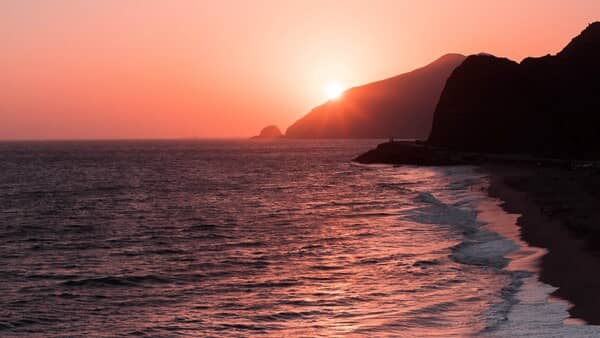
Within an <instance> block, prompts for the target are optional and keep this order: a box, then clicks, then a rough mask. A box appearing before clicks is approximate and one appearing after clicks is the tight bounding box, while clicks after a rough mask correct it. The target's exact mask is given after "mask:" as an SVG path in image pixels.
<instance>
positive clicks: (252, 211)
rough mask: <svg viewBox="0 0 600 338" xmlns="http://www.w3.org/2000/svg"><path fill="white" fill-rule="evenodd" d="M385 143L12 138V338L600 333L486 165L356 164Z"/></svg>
mask: <svg viewBox="0 0 600 338" xmlns="http://www.w3.org/2000/svg"><path fill="white" fill-rule="evenodd" d="M377 143H378V141H377V140H363V141H343V140H340V141H290V140H280V141H275V142H251V141H245V140H237V141H138V142H124V141H120V142H116V141H115V142H47V143H36V142H28V143H14V142H13V143H2V144H0V160H1V161H0V187H1V189H2V194H1V195H0V206H1V207H2V210H1V213H0V236H1V237H2V239H3V243H4V245H3V246H1V247H0V263H1V264H0V276H1V278H2V281H3V282H2V283H1V284H0V294H1V295H2V297H1V298H0V336H78V335H79V336H86V335H88V336H89V335H100V336H117V335H127V334H129V335H150V336H219V337H227V336H231V337H234V336H265V337H281V336H313V337H335V336H349V335H350V336H352V335H363V336H388V335H396V336H445V337H447V336H452V335H454V336H465V335H496V334H498V335H513V334H514V333H515V332H530V333H535V332H551V331H544V330H546V329H557V330H562V331H555V332H562V333H565V334H567V333H568V334H571V335H572V334H576V335H577V334H580V335H590V334H592V333H596V332H597V331H595V330H596V328H595V327H592V326H571V325H565V324H564V323H563V322H562V320H563V319H564V318H565V317H566V310H565V309H566V306H567V304H566V303H564V302H560V301H558V302H554V303H551V302H548V301H547V294H548V293H549V290H551V289H549V286H547V285H543V284H540V283H538V282H536V279H535V264H534V263H532V262H534V261H535V254H539V252H538V251H536V250H535V248H527V247H526V244H524V243H521V242H519V241H518V238H517V237H515V234H517V233H518V229H517V228H516V225H515V224H514V220H515V216H514V215H509V214H506V213H503V211H502V209H501V208H500V206H499V201H497V200H494V199H490V198H489V197H487V196H486V194H485V186H486V176H485V174H483V173H481V172H478V171H476V170H475V168H473V167H449V168H419V167H392V166H378V165H373V166H364V165H358V164H355V163H352V162H350V161H349V160H350V159H351V158H353V157H355V156H356V155H358V154H360V153H361V152H363V151H365V150H368V149H369V148H371V147H373V146H374V145H375V144H377ZM511 222H512V223H511ZM503 232H504V233H503ZM511 236H513V237H511ZM524 261H527V262H529V263H527V264H518V263H519V262H520V263H523V262H524ZM536 283H537V284H536ZM534 296H535V297H534ZM540 309H541V310H544V311H546V310H547V311H550V312H540ZM548 313H552V315H551V316H550V315H548ZM536 325H537V326H536ZM525 328H529V329H531V330H530V331H524V329H525ZM573 330H575V331H573ZM540 336H542V335H540Z"/></svg>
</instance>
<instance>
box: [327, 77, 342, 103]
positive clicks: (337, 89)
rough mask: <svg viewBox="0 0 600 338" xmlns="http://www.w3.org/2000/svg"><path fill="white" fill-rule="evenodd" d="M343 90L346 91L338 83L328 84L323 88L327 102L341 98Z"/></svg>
mask: <svg viewBox="0 0 600 338" xmlns="http://www.w3.org/2000/svg"><path fill="white" fill-rule="evenodd" d="M345 90H346V89H345V88H344V86H342V85H341V84H340V83H339V82H337V81H334V82H329V83H328V84H327V85H326V86H325V96H326V97H327V99H328V100H334V99H337V98H338V97H340V96H342V94H343V93H344V91H345Z"/></svg>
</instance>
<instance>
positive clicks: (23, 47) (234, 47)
mask: <svg viewBox="0 0 600 338" xmlns="http://www.w3.org/2000/svg"><path fill="white" fill-rule="evenodd" d="M596 20H600V1H598V0H580V1H576V0H573V1H569V2H566V1H563V0H538V1H534V0H529V1H522V0H520V1H516V0H515V1H481V0H460V1H459V0H456V1H450V0H448V1H440V0H426V1H418V2H417V1H402V0H390V1H374V0H371V1H366V0H365V1H350V0H342V1H324V0H320V1H311V0H302V1H282V0H280V1H258V0H257V1H241V0H240V1H192V0H188V1H184V0H180V1H177V0H169V1H166V0H162V1H152V0H145V1H141V0H140V1H134V0H98V1H91V0H90V1H82V0H3V1H1V2H0V43H1V45H2V47H1V49H0V74H1V76H0V139H82V138H84V139H98V138H170V137H200V138H204V137H246V136H251V135H253V134H256V133H258V131H259V130H260V129H261V128H262V127H264V126H265V125H268V124H277V125H278V126H279V127H280V128H281V129H282V130H285V128H286V127H287V126H289V125H290V124H291V123H292V122H294V121H295V120H296V119H298V118H299V117H301V116H302V115H304V114H305V113H306V112H307V111H308V110H309V109H310V108H311V107H313V106H315V105H318V104H320V103H322V102H323V101H325V100H326V97H327V86H329V85H330V84H331V83H340V84H342V85H343V86H345V87H350V86H355V85H360V84H363V83H366V82H370V81H374V80H378V79H383V78H386V77H389V76H393V75H397V74H399V73H402V72H405V71H409V70H411V69H413V68H415V67H419V66H422V65H425V64H426V63H428V62H431V61H433V60H434V59H436V58H438V57H439V56H441V55H443V54H445V53H449V52H456V53H463V54H473V53H478V52H488V53H492V54H495V55H499V56H506V57H509V58H511V59H515V60H521V59H522V58H523V57H525V56H528V55H532V56H541V55H544V54H548V53H556V52H558V51H559V50H560V49H561V48H562V47H563V46H564V45H565V44H567V43H568V42H569V41H570V39H571V38H572V37H574V36H575V35H577V34H578V33H579V32H580V31H581V30H583V29H584V28H585V27H586V25H587V24H588V23H590V22H592V21H596Z"/></svg>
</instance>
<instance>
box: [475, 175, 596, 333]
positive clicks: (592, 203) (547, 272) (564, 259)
mask: <svg viewBox="0 0 600 338" xmlns="http://www.w3.org/2000/svg"><path fill="white" fill-rule="evenodd" d="M481 168H482V169H481V170H483V171H485V172H486V173H487V174H488V175H489V177H490V178H489V179H490V185H489V187H488V194H489V196H490V197H493V198H497V199H499V200H501V201H502V203H501V207H502V208H503V209H504V210H505V211H506V212H508V213H510V214H518V215H520V216H518V218H517V219H516V223H517V225H518V226H519V228H520V233H519V234H518V236H519V237H520V239H521V240H522V241H524V242H525V243H527V244H528V245H529V246H532V247H537V248H542V249H543V250H544V252H542V254H541V255H540V256H541V257H539V259H538V260H537V267H538V269H537V270H538V273H539V280H540V281H541V282H543V283H545V284H548V285H551V286H553V287H556V288H557V289H556V290H554V292H552V293H551V294H550V295H551V296H554V297H557V298H560V299H562V300H565V301H567V302H568V303H569V304H570V305H571V307H570V308H569V309H568V312H569V314H570V316H571V317H572V318H575V319H580V320H582V321H584V322H585V323H588V324H592V325H598V324H600V309H598V307H597V304H600V270H598V267H599V266H600V245H599V243H600V220H599V219H598V216H596V213H597V212H595V210H596V209H595V208H596V207H597V206H598V205H600V194H597V193H594V192H593V188H594V187H597V186H600V172H598V170H594V169H578V170H568V169H564V168H557V167H535V166H507V165H484V166H482V167H481ZM567 322H569V320H568V321H567ZM571 322H573V323H576V322H577V320H571Z"/></svg>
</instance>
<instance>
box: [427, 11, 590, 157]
mask: <svg viewBox="0 0 600 338" xmlns="http://www.w3.org/2000/svg"><path fill="white" fill-rule="evenodd" d="M599 127H600V22H594V23H592V24H590V25H589V26H588V27H587V28H586V29H585V30H584V31H583V32H581V34H580V35H578V36H577V37H575V38H574V39H573V40H572V41H571V42H570V43H569V44H568V45H567V46H566V47H565V48H564V49H563V50H562V51H561V52H559V53H558V54H556V55H554V56H551V55H547V56H544V57H540V58H526V59H524V60H523V61H522V62H521V63H520V64H519V63H516V62H514V61H511V60H508V59H504V58H498V57H495V56H490V55H473V56H469V57H468V58H467V59H466V60H465V61H464V62H463V63H462V64H461V65H460V66H459V67H457V68H456V69H455V70H454V71H453V72H452V75H451V76H450V78H449V79H448V81H447V83H446V87H445V88H444V90H443V92H442V94H441V97H440V100H439V103H438V105H437V107H436V109H435V113H434V121H433V127H432V131H431V135H430V137H429V139H428V141H427V144H429V145H433V146H443V147H446V148H451V149H456V150H461V151H478V152H511V153H531V154H536V155H541V156H550V157H569V158H581V159H589V158H595V159H599V158H600V132H599V131H598V130H599Z"/></svg>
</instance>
